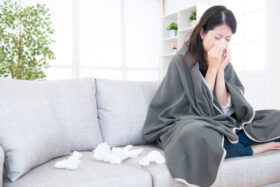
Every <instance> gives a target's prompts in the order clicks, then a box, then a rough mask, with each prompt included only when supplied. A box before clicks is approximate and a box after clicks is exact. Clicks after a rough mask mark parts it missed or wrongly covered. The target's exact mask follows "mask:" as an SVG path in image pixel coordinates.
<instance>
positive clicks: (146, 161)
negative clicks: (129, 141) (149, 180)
mask: <svg viewBox="0 0 280 187" xmlns="http://www.w3.org/2000/svg"><path fill="white" fill-rule="evenodd" d="M150 162H155V163H157V164H163V163H165V158H164V157H163V156H162V155H161V153H160V152H159V151H156V150H153V151H151V152H149V154H148V155H147V156H145V157H143V158H141V159H140V160H139V165H141V166H149V165H150Z"/></svg>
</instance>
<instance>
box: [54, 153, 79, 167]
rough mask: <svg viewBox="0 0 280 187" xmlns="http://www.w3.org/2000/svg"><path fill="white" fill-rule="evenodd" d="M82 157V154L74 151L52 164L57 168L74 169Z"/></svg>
mask: <svg viewBox="0 0 280 187" xmlns="http://www.w3.org/2000/svg"><path fill="white" fill-rule="evenodd" d="M81 157H82V155H81V154H80V153H79V152H77V151H74V152H73V154H72V155H71V156H70V157H69V158H67V159H64V160H61V161H57V162H56V163H55V165H54V167H56V168H59V169H72V170H73V169H76V168H77V167H78V166H79V164H80V163H81V161H80V158H81Z"/></svg>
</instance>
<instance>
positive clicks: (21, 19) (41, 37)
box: [0, 0, 55, 80]
mask: <svg viewBox="0 0 280 187" xmlns="http://www.w3.org/2000/svg"><path fill="white" fill-rule="evenodd" d="M50 17H51V14H50V13H49V9H48V8H46V5H41V4H37V5H36V6H26V7H22V6H20V5H18V4H17V3H16V2H12V1H11V0H5V1H4V2H3V4H1V5H0V77H11V78H12V79H22V80H34V79H44V78H45V77H46V75H45V73H44V72H43V69H44V68H49V64H48V63H47V60H48V59H49V60H54V59H55V56H54V52H53V51H52V50H50V48H49V46H50V45H51V43H53V42H54V40H52V39H51V38H50V35H52V34H53V33H54V30H53V29H52V28H51V21H50Z"/></svg>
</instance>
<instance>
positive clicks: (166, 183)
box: [124, 145, 186, 187]
mask: <svg viewBox="0 0 280 187" xmlns="http://www.w3.org/2000/svg"><path fill="white" fill-rule="evenodd" d="M134 148H135V149H136V148H137V149H139V148H142V149H143V151H142V152H141V153H140V154H139V155H138V157H137V158H134V159H127V160H125V161H124V163H126V164H128V165H134V166H135V167H139V168H142V169H146V170H147V171H148V172H149V173H150V174H151V175H152V178H153V187H186V186H185V185H184V184H182V183H180V182H177V181H174V179H173V177H172V176H171V175H170V172H169V170H168V168H167V166H166V164H156V163H155V162H150V165H149V166H140V165H139V160H140V159H141V158H143V157H144V156H147V155H148V153H149V152H151V151H153V150H156V151H159V152H160V153H161V154H162V155H163V156H164V151H163V150H162V149H161V148H158V147H155V146H154V145H139V146H134Z"/></svg>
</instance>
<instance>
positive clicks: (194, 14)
mask: <svg viewBox="0 0 280 187" xmlns="http://www.w3.org/2000/svg"><path fill="white" fill-rule="evenodd" d="M194 20H196V11H192V12H191V13H190V15H189V22H192V21H194Z"/></svg>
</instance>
